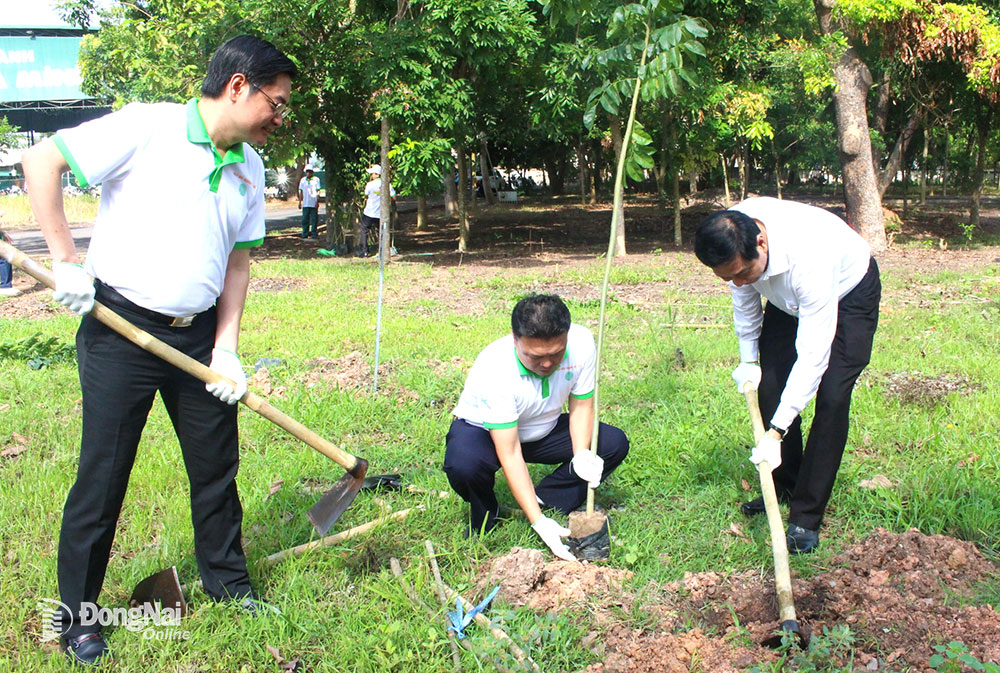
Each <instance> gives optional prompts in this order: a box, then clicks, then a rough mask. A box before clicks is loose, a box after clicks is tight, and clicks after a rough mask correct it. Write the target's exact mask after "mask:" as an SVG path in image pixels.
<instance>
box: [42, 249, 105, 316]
mask: <svg viewBox="0 0 1000 673" xmlns="http://www.w3.org/2000/svg"><path fill="white" fill-rule="evenodd" d="M52 275H53V276H54V277H55V281H56V289H55V290H53V292H52V298H53V299H55V300H56V301H57V302H59V303H60V304H62V305H63V306H66V307H67V308H69V310H70V311H72V312H73V313H75V314H77V315H79V316H83V315H87V314H88V313H90V309H92V308H94V293H95V292H96V290H95V289H94V279H93V278H91V277H90V274H89V273H87V272H86V271H84V270H83V267H82V266H80V265H79V264H71V263H70V262H55V263H53V264H52Z"/></svg>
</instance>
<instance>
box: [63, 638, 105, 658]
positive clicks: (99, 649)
mask: <svg viewBox="0 0 1000 673" xmlns="http://www.w3.org/2000/svg"><path fill="white" fill-rule="evenodd" d="M64 643H65V645H66V649H65V650H63V651H64V652H65V653H66V656H67V657H69V660H70V661H72V662H73V663H74V664H80V665H83V666H94V665H96V664H97V663H98V661H99V660H100V659H101V658H102V657H104V656H105V655H106V654H107V653H108V650H109V648H108V643H107V642H106V641H105V640H104V636H102V635H101V634H100V633H85V634H83V635H82V636H77V637H76V638H66V639H65V640H64Z"/></svg>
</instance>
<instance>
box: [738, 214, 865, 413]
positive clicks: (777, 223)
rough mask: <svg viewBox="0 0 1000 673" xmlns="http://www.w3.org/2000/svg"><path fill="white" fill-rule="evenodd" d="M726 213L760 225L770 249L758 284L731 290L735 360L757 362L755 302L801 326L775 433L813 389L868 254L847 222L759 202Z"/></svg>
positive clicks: (758, 317) (760, 319)
mask: <svg viewBox="0 0 1000 673" xmlns="http://www.w3.org/2000/svg"><path fill="white" fill-rule="evenodd" d="M732 210H738V211H739V212H741V213H743V214H745V215H747V216H749V217H752V218H753V219H755V220H758V221H760V222H761V223H763V224H764V228H765V230H766V232H767V248H768V260H767V268H765V269H764V273H763V275H761V277H760V279H758V280H757V282H756V283H753V284H751V285H745V286H743V287H736V285H734V284H733V283H731V282H730V284H729V285H730V289H731V290H732V294H733V322H734V324H735V327H736V335H737V337H738V338H739V341H740V359H741V360H742V361H744V362H755V361H756V360H757V358H758V355H759V348H758V343H757V342H758V339H759V338H760V328H761V323H762V322H763V319H764V311H763V309H762V307H761V301H760V298H761V296H763V297H765V298H766V299H767V300H768V301H769V302H770V303H772V304H773V305H774V307H775V308H777V309H780V310H782V311H784V312H785V313H787V314H789V315H792V316H795V317H796V318H798V319H799V326H798V331H797V332H796V335H795V350H796V353H797V358H796V360H795V364H794V365H793V366H792V371H791V373H790V374H789V375H788V381H787V382H786V383H785V389H784V390H783V391H782V393H781V401H780V403H779V404H778V408H777V410H776V411H775V412H774V416H773V417H772V418H771V422H772V423H774V425H775V426H777V427H779V428H787V427H788V426H789V425H791V424H792V421H794V420H795V417H796V416H797V415H798V414H799V413H800V412H801V411H802V409H803V408H805V406H806V404H808V403H809V401H810V400H811V399H812V398H813V396H814V395H815V394H816V390H817V389H818V388H819V384H820V380H821V379H822V378H823V374H824V373H825V372H826V368H827V365H828V364H829V362H830V349H831V346H832V344H833V337H834V335H835V334H836V331H837V308H838V305H839V302H840V299H842V298H843V297H844V296H845V295H846V294H847V293H848V292H850V291H851V290H853V289H854V288H855V287H856V286H857V285H858V283H860V282H861V279H862V278H864V277H865V274H866V273H867V272H868V266H869V264H870V263H871V248H870V247H869V245H868V243H866V242H865V240H864V239H863V238H861V236H860V235H859V234H858V233H857V232H855V231H854V230H853V229H851V228H850V227H849V226H848V225H847V223H846V222H844V221H843V220H842V219H840V218H839V217H837V216H836V215H834V214H833V213H830V212H828V211H826V210H823V209H822V208H817V207H815V206H809V205H806V204H804V203H796V202H794V201H780V200H778V199H773V198H770V197H758V198H753V199H747V200H746V201H743V202H742V203H740V204H738V205H736V206H734V207H733V208H732Z"/></svg>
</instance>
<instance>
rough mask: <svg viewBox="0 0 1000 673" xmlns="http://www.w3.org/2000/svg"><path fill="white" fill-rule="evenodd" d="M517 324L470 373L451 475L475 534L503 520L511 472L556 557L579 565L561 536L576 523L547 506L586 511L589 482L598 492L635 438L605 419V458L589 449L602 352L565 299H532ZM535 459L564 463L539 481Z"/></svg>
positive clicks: (601, 440)
mask: <svg viewBox="0 0 1000 673" xmlns="http://www.w3.org/2000/svg"><path fill="white" fill-rule="evenodd" d="M510 322H511V333H510V334H508V335H507V336H505V337H502V338H500V339H498V340H496V341H494V342H493V343H491V344H490V345H489V346H487V347H486V348H485V349H483V351H482V352H481V353H480V354H479V356H478V357H477V358H476V362H475V363H474V364H473V366H472V370H471V371H470V372H469V376H468V378H467V379H466V382H465V388H464V389H463V390H462V396H461V397H460V398H459V401H458V405H457V406H456V407H455V410H454V412H453V413H454V415H455V417H456V418H455V420H454V421H453V422H452V424H451V428H450V429H449V430H448V436H447V440H446V448H445V457H444V471H445V473H446V474H447V475H448V482H449V483H450V484H451V487H452V488H453V489H454V490H455V492H456V493H458V494H459V495H460V496H461V497H462V499H463V500H465V501H466V502H468V503H469V507H470V515H471V521H470V525H469V532H470V533H478V532H486V531H489V530H490V529H492V528H493V527H495V526H496V525H497V523H498V522H497V511H498V509H499V504H498V502H497V498H496V494H495V492H494V489H493V487H494V483H495V480H496V472H497V470H500V469H503V473H504V476H505V477H506V478H507V484H508V485H509V486H510V490H511V493H512V494H513V496H514V500H516V501H517V504H518V505H519V506H520V508H521V510H522V511H523V512H524V514H525V515H526V516H527V518H528V522H529V523H530V524H531V527H532V529H533V530H534V531H535V532H536V533H537V534H538V536H539V537H540V538H541V539H542V540H543V541H544V542H545V544H546V545H547V546H548V547H549V549H551V550H552V553H553V554H555V555H556V556H558V557H559V558H562V559H564V560H567V561H572V560H575V558H574V556H573V555H572V554H571V553H570V551H569V549H568V548H567V546H566V544H565V543H564V542H563V541H562V538H563V537H565V536H567V535H569V529H567V528H564V527H563V526H561V525H560V524H558V523H557V522H556V521H555V520H554V519H551V518H549V517H547V516H544V515H543V514H542V509H543V508H550V509H556V510H558V511H559V512H561V513H562V514H564V515H568V514H569V513H570V512H572V511H573V510H575V509H576V508H577V507H579V506H580V505H581V504H582V503H583V502H584V501H585V500H586V498H587V488H588V484H589V486H590V487H592V488H597V486H598V485H599V484H600V483H601V482H602V481H603V480H604V479H605V478H607V476H608V475H609V474H611V473H612V472H613V471H614V470H615V468H616V467H618V465H619V464H621V462H622V461H623V460H625V456H626V455H628V449H629V442H628V438H627V437H626V436H625V433H624V432H622V431H621V430H619V429H618V428H616V427H614V426H612V425H608V424H606V423H601V424H600V426H599V430H598V438H597V455H596V456H595V455H594V454H592V453H591V452H590V440H591V433H592V430H593V427H594V372H595V366H596V362H597V349H596V347H595V345H594V337H593V335H592V334H591V333H590V330H588V329H587V328H586V327H583V326H582V325H574V324H572V322H571V320H570V313H569V309H568V308H567V307H566V304H564V303H563V301H562V300H561V299H560V298H559V297H557V296H556V295H531V296H528V297H525V298H524V299H522V300H521V301H519V302H518V303H517V305H516V306H515V307H514V310H513V312H512V314H511V320H510ZM567 403H568V413H563V411H562V409H563V406H564V405H567ZM527 463H544V464H548V465H558V467H557V468H556V469H555V470H554V471H553V472H552V473H550V474H549V475H548V476H546V477H544V478H543V479H542V480H541V481H540V482H539V483H538V485H537V486H535V485H534V484H533V483H532V481H531V475H530V474H529V473H528V466H527Z"/></svg>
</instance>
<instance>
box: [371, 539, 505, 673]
mask: <svg viewBox="0 0 1000 673" xmlns="http://www.w3.org/2000/svg"><path fill="white" fill-rule="evenodd" d="M389 568H390V569H391V570H392V574H393V576H394V577H395V578H396V579H397V580H399V586H401V587H402V588H403V592H404V593H405V594H406V596H407V598H409V599H410V602H411V603H412V604H413V607H414V608H422V609H423V611H424V613H425V614H426V615H427V616H428V617H429V618H430V619H431V620H434V619H436V618H437V614H436V613H435V612H434V610H432V609H431V606H429V605H427V603H425V602H424V601H423V599H422V598H420V596H419V595H417V592H416V591H415V590H414V589H413V587H412V586H411V585H410V583H409V582H407V581H406V578H405V577H403V568H402V566H400V565H399V559H398V558H390V559H389ZM449 633H451V632H450V631H449ZM458 642H459V643H460V644H461V645H462V647H464V648H465V649H467V650H468V651H469V652H470V653H471V654H472V656H473V657H475V658H476V663H477V664H479V665H480V668H482V663H481V662H480V661H479V660H480V659H481V658H482V659H490V657H489V656H487V655H486V653H484V652H483V651H482V650H480V649H479V648H478V647H476V646H475V645H473V644H472V642H471V641H470V639H469V638H465V639H464V640H460V641H458ZM492 663H493V666H494V668H496V669H497V670H498V671H500V673H513V671H511V670H510V669H509V668H507V667H506V666H504V665H503V664H501V663H500V662H499V661H496V660H493V661H492Z"/></svg>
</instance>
